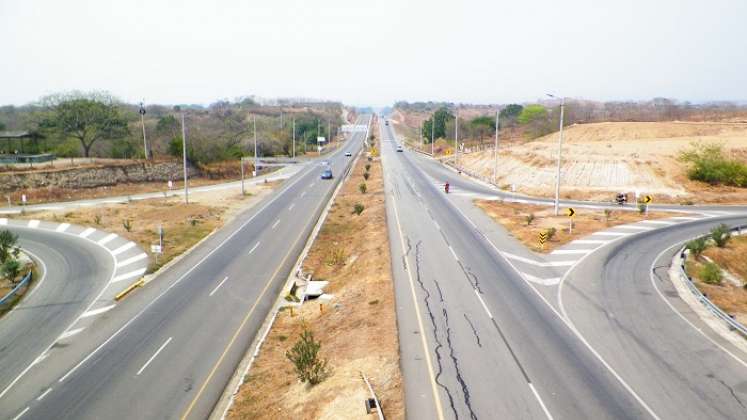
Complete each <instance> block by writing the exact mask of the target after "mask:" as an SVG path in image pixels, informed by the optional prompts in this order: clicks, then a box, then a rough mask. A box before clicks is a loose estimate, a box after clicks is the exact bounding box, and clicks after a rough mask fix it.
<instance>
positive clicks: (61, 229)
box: [55, 223, 70, 232]
mask: <svg viewBox="0 0 747 420" xmlns="http://www.w3.org/2000/svg"><path fill="white" fill-rule="evenodd" d="M69 227H70V223H63V224H61V225H59V226H57V229H55V230H56V231H57V232H64V231H66V230H67V228H69Z"/></svg>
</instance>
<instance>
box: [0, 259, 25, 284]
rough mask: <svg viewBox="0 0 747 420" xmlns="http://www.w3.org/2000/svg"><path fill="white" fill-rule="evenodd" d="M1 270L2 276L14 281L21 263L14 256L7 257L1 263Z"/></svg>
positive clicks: (19, 270)
mask: <svg viewBox="0 0 747 420" xmlns="http://www.w3.org/2000/svg"><path fill="white" fill-rule="evenodd" d="M2 270H3V276H4V277H5V278H6V279H8V280H10V281H11V282H13V283H15V280H16V277H18V273H20V272H21V263H20V262H18V260H17V259H15V258H8V260H7V261H5V263H3V265H2Z"/></svg>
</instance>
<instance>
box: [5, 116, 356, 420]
mask: <svg viewBox="0 0 747 420" xmlns="http://www.w3.org/2000/svg"><path fill="white" fill-rule="evenodd" d="M358 123H359V124H366V123H368V117H361V118H359V121H358ZM364 136H365V133H362V132H359V133H355V134H353V135H352V136H351V137H352V138H351V139H350V140H348V141H347V142H346V144H345V145H343V146H342V148H341V149H340V150H338V151H337V152H335V153H334V154H333V155H332V156H329V157H327V160H328V161H329V166H330V167H331V168H332V170H333V173H334V174H335V179H333V180H321V179H320V174H321V171H322V169H323V168H322V167H321V166H320V165H319V164H315V165H308V166H306V167H304V168H303V169H302V170H301V171H300V172H299V173H298V174H296V175H295V176H293V177H292V178H290V179H289V180H288V181H286V183H285V184H284V185H283V186H281V187H280V189H279V190H278V191H276V192H274V193H273V194H272V195H271V196H270V197H268V199H267V200H266V201H264V202H263V203H261V204H260V205H258V206H256V207H254V208H252V209H250V210H249V211H247V212H245V213H243V214H241V215H239V216H238V217H237V218H236V219H235V220H234V221H233V222H231V223H230V224H228V225H227V226H225V227H224V228H223V229H221V230H220V231H219V232H218V233H216V234H215V235H213V236H211V237H210V238H209V239H208V240H207V241H205V242H203V243H202V245H200V246H199V247H198V248H197V249H195V251H194V252H192V253H190V254H189V255H188V256H186V257H185V258H184V259H183V260H182V261H180V263H178V264H176V265H174V266H173V267H172V268H171V269H169V270H167V271H166V272H164V273H163V274H162V275H161V276H160V277H159V279H158V280H156V281H154V282H152V283H150V284H148V285H147V286H146V287H145V288H143V289H142V290H139V291H138V292H137V293H135V294H134V295H132V296H130V297H128V298H127V299H126V300H125V301H123V302H122V303H121V304H120V305H119V306H118V307H117V310H116V311H114V310H113V311H110V313H108V314H107V316H106V317H104V318H102V319H101V320H100V321H99V322H101V325H99V326H98V328H89V329H87V330H86V332H83V333H81V334H79V335H78V336H77V339H76V341H75V342H74V343H72V344H71V345H69V346H68V348H66V349H63V351H61V352H59V354H57V355H56V356H55V358H54V359H52V358H50V359H48V360H45V361H44V363H45V368H44V369H34V370H32V371H30V372H29V374H28V375H27V376H25V377H24V378H23V380H22V381H21V382H19V385H18V386H17V387H15V388H13V389H12V390H11V391H10V392H9V393H8V394H7V395H6V396H5V397H4V398H3V399H0V412H1V413H3V415H4V416H7V417H10V418H14V417H16V416H20V417H21V418H55V419H60V418H70V419H103V418H116V419H120V418H142V419H145V418H148V419H150V418H194V419H203V418H206V417H207V416H208V415H209V414H210V413H211V411H212V409H213V407H214V405H215V403H216V402H217V401H218V399H219V398H220V396H221V393H222V392H223V390H224V388H225V385H226V383H227V382H228V380H229V379H230V377H231V376H232V375H233V373H234V371H235V369H236V366H237V364H238V363H239V361H240V360H241V358H242V357H243V356H244V354H245V351H246V349H247V347H248V345H249V344H250V343H251V341H252V339H253V338H254V336H255V335H256V332H257V330H258V329H259V327H260V326H261V324H262V322H263V321H264V319H265V317H266V315H267V313H268V312H269V310H270V309H271V307H272V305H273V303H274V301H275V299H276V297H277V293H278V292H279V289H280V287H281V286H282V284H283V283H284V281H285V279H287V277H288V274H289V272H290V270H291V268H292V266H293V265H294V263H295V262H296V259H297V258H298V255H299V253H300V252H301V249H302V248H303V245H304V243H305V241H306V238H307V237H308V235H309V233H310V231H311V229H312V228H313V226H314V224H315V223H316V221H317V219H318V216H319V215H320V213H321V211H322V209H323V207H324V205H325V204H326V203H327V202H328V200H329V198H330V196H331V193H332V191H333V189H334V187H335V185H336V183H337V182H339V180H340V176H341V175H342V174H343V173H344V172H345V170H346V168H348V167H349V165H350V163H351V161H352V159H353V158H352V157H346V156H344V152H346V151H350V152H352V154H353V156H355V154H356V153H358V151H359V150H360V149H361V145H362V143H363V140H364V138H365V137H364ZM89 330H90V333H87V332H88V331H89Z"/></svg>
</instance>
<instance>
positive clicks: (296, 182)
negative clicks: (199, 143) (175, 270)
mask: <svg viewBox="0 0 747 420" xmlns="http://www.w3.org/2000/svg"><path fill="white" fill-rule="evenodd" d="M310 172H311V169H309V170H307V171H306V173H305V174H303V173H302V171H299V172H297V173H302V174H301V175H299V176H298V178H296V179H295V180H294V181H291V183H289V184H287V185H285V186H284V187H283V188H281V191H280V192H278V194H277V195H276V196H275V197H274V198H272V199H271V200H270V201H268V202H267V203H265V204H264V205H263V206H262V208H260V209H259V210H258V211H257V212H256V213H254V214H253V215H252V216H251V217H250V218H249V219H247V220H246V221H245V222H244V223H242V224H241V226H239V227H238V229H236V230H235V231H233V232H232V233H231V234H230V235H228V237H226V238H225V239H223V241H222V242H221V243H219V244H218V245H217V246H216V247H214V248H213V249H211V250H210V252H208V253H207V254H206V255H205V256H203V257H202V258H201V259H200V260H199V261H197V263H196V264H195V265H193V266H192V267H190V268H189V269H188V270H187V271H186V272H185V273H184V274H182V275H181V276H180V277H179V278H178V279H176V280H175V281H174V282H173V283H171V284H170V285H169V286H168V287H167V288H166V290H164V291H162V292H161V293H160V294H159V295H158V296H156V297H155V298H154V299H153V300H152V301H150V302H148V304H146V305H145V306H144V307H143V308H142V309H140V312H138V313H137V314H135V315H134V316H133V317H132V318H130V319H129V320H128V321H127V322H125V324H124V325H122V326H121V327H119V329H118V330H117V331H115V332H114V333H113V334H112V335H110V336H109V338H107V339H106V340H104V342H103V343H101V344H99V345H98V346H97V347H96V348H95V349H93V351H91V352H90V353H88V354H87V355H86V357H84V358H83V360H81V361H80V362H78V364H76V365H75V366H73V367H72V368H71V369H70V370H68V371H67V373H65V375H63V376H62V377H61V378H60V379H58V380H57V382H59V383H63V382H65V380H66V379H67V378H69V377H70V375H72V374H73V373H75V371H77V370H78V369H80V367H81V366H83V365H84V364H85V363H87V362H88V361H89V360H91V358H92V357H93V356H95V355H96V354H97V353H98V352H99V351H101V349H102V348H104V347H105V346H106V345H108V344H109V343H110V342H111V341H112V340H114V339H115V338H116V337H117V336H119V334H121V333H122V331H124V330H125V329H126V328H127V327H129V326H130V325H131V324H132V323H133V322H135V320H137V319H139V318H140V317H141V316H142V315H143V314H144V313H145V311H147V310H148V309H149V308H150V307H151V306H153V305H154V304H155V303H156V302H158V300H159V299H161V298H162V297H163V296H164V295H165V294H166V293H168V291H169V290H171V289H172V288H174V287H175V286H176V285H178V284H179V283H181V282H182V280H184V279H185V278H186V277H187V276H188V275H189V274H190V273H192V271H194V270H195V269H196V268H197V267H199V266H200V264H202V263H203V262H205V260H207V259H208V258H210V256H211V255H213V253H215V252H216V251H218V250H219V249H220V248H221V247H223V245H225V244H226V243H227V242H228V241H230V240H231V239H232V238H233V237H234V236H236V235H237V234H238V233H239V232H240V231H241V230H242V229H243V228H244V227H246V226H247V225H248V224H249V223H251V222H252V220H254V218H255V217H257V215H259V214H261V213H262V212H263V211H264V210H265V209H267V208H268V207H269V206H270V205H272V204H273V203H274V202H275V201H276V200H277V199H278V198H279V197H282V196H283V194H284V193H286V192H287V191H288V190H289V189H291V188H292V187H293V186H294V185H296V184H298V183H299V182H300V181H301V180H302V179H304V177H305V176H306V175H308V174H309V173H310ZM133 245H134V244H133ZM110 283H111V282H110ZM104 290H106V289H105V288H104V289H103V290H102V291H101V293H103V292H104ZM99 296H100V294H99ZM97 299H98V297H97ZM52 344H54V343H52ZM50 347H51V345H50ZM31 366H33V365H30V366H29V367H27V368H26V370H24V372H22V373H21V374H20V375H18V376H17V377H16V379H14V380H13V382H12V383H11V384H10V385H8V386H7V387H6V388H5V390H3V392H1V393H0V398H2V397H3V395H5V393H7V392H8V391H9V390H10V388H11V387H12V386H13V385H14V384H15V383H16V382H17V381H18V380H19V379H21V377H22V376H23V375H25V374H26V372H28V370H29V369H31ZM442 418H443V416H442Z"/></svg>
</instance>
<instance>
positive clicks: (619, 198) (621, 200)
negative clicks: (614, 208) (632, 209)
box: [615, 193, 628, 206]
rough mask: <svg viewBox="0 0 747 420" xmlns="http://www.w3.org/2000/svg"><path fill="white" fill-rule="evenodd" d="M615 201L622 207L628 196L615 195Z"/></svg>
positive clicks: (623, 194)
mask: <svg viewBox="0 0 747 420" xmlns="http://www.w3.org/2000/svg"><path fill="white" fill-rule="evenodd" d="M615 201H616V202H617V204H619V205H621V206H622V205H623V204H625V203H626V202H627V201H628V195H627V194H625V193H617V196H616V197H615Z"/></svg>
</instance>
